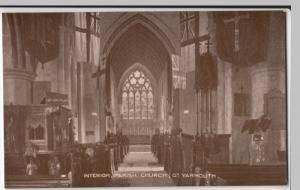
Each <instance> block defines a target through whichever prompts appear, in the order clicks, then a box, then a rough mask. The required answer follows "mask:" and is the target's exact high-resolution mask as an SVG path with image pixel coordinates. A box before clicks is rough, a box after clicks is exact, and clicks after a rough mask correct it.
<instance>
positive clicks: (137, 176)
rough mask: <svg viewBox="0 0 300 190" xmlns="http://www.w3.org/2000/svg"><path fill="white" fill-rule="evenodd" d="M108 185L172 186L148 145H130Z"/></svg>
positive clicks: (170, 180)
mask: <svg viewBox="0 0 300 190" xmlns="http://www.w3.org/2000/svg"><path fill="white" fill-rule="evenodd" d="M108 186H110V187H118V186H122V187H134V186H136V187H138V186H145V187H149V186H150V187H151V186H174V183H173V181H172V179H171V178H170V177H169V175H168V174H167V173H166V172H165V171H164V168H163V166H161V165H160V164H158V161H157V158H156V157H155V156H154V155H153V154H152V153H151V151H150V146H148V145H135V146H131V147H130V149H129V153H128V154H127V155H126V157H125V158H124V162H123V163H122V164H120V166H119V170H118V171H117V172H116V173H115V174H114V175H113V178H112V180H111V181H110V183H109V184H108Z"/></svg>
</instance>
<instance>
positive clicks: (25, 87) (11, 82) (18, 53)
mask: <svg viewBox="0 0 300 190" xmlns="http://www.w3.org/2000/svg"><path fill="white" fill-rule="evenodd" d="M8 17H10V18H8ZM17 23H18V18H16V16H15V15H9V16H8V14H5V15H4V17H3V31H4V32H3V65H4V66H3V76H4V104H6V105H7V104H14V105H29V104H32V103H33V81H34V78H35V73H34V69H33V67H32V66H31V64H32V62H33V61H35V60H34V59H33V58H31V57H30V56H29V55H28V54H27V53H26V52H25V49H24V46H23V43H22V35H21V32H20V28H19V26H18V24H17ZM12 30H13V31H14V33H13V32H12Z"/></svg>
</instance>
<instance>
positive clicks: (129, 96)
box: [122, 70, 154, 119]
mask: <svg viewBox="0 0 300 190" xmlns="http://www.w3.org/2000/svg"><path fill="white" fill-rule="evenodd" d="M153 101H154V95H153V88H152V85H151V82H150V80H149V79H148V78H147V77H146V75H145V74H144V73H143V72H142V71H140V70H135V71H134V72H132V73H131V74H130V75H129V77H128V78H127V79H126V80H125V82H124V84H123V88H122V115H123V119H153V117H154V103H153Z"/></svg>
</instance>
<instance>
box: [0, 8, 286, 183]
mask: <svg viewBox="0 0 300 190" xmlns="http://www.w3.org/2000/svg"><path fill="white" fill-rule="evenodd" d="M2 21H3V31H2V32H3V81H4V84H3V85H4V89H3V90H4V137H5V138H4V142H5V155H4V157H5V186H6V187H88V186H115V187H116V186H166V185H167V186H175V185H179V186H209V185H286V184H287V182H288V176H287V173H288V163H287V160H288V159H287V152H288V149H287V147H288V146H287V140H288V139H287V120H286V118H287V61H286V60H287V56H286V55H287V53H286V51H287V50H286V14H285V12H284V11H268V10H265V11H238V10H235V11H199V12H194V11H187V12H183V11H149V10H148V11H141V12H140V11H135V12H133V11H129V12H126V11H123V12H105V11H104V12H103V11H102V12H65V13H59V12H55V13H5V14H2ZM19 90H20V91H19ZM19 93H20V94H19ZM92 174H93V175H92ZM96 174H99V175H96ZM100 174H101V175H100ZM199 174H201V176H202V177H199ZM95 175H96V176H95ZM141 175H146V176H148V177H145V176H141ZM197 176H198V177H197ZM203 176H205V177H203Z"/></svg>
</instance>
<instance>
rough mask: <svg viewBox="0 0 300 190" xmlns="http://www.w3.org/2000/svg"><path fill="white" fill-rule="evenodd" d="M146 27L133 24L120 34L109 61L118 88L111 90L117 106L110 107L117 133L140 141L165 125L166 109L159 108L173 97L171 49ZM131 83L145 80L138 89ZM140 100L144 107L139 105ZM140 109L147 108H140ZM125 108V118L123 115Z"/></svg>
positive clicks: (111, 50) (112, 48)
mask: <svg viewBox="0 0 300 190" xmlns="http://www.w3.org/2000/svg"><path fill="white" fill-rule="evenodd" d="M148 27H149V26H148ZM148 27H146V26H145V25H144V24H140V23H135V24H134V25H132V26H131V27H130V28H127V29H126V31H122V32H121V34H120V35H117V36H118V39H117V40H116V41H115V43H114V44H113V46H112V47H111V49H110V51H109V58H110V66H111V70H112V72H113V73H114V74H113V75H114V79H113V80H114V81H115V84H116V85H117V86H115V87H114V88H115V90H116V92H117V95H116V97H114V98H115V102H116V103H115V106H117V107H115V108H112V110H115V113H114V115H115V116H116V122H117V128H118V129H117V130H122V132H123V133H124V134H126V135H128V136H135V137H138V138H139V139H141V136H144V137H145V138H144V139H148V141H149V140H150V136H151V135H152V134H153V133H154V130H155V128H157V127H160V126H159V124H158V123H166V122H161V120H163V119H165V118H166V117H165V115H166V112H167V110H166V108H167V107H166V106H165V107H164V108H161V107H160V106H159V105H167V103H166V102H167V101H169V102H171V101H170V100H167V99H168V98H169V97H170V94H172V84H171V80H169V79H170V78H171V75H170V73H171V72H170V69H171V68H172V67H171V59H170V53H169V51H170V52H172V51H173V50H170V48H169V47H166V46H165V44H166V43H167V42H163V39H164V40H165V41H168V39H167V38H166V37H163V36H164V35H161V36H160V37H158V36H157V34H156V33H154V32H152V30H154V29H152V30H150V29H149V28H148ZM154 28H155V27H154ZM135 74H136V76H135ZM138 75H139V76H138ZM141 76H143V77H141ZM130 80H133V81H134V80H136V81H138V80H141V81H143V80H144V81H143V82H142V83H140V86H139V87H134V84H133V83H132V82H130ZM124 84H125V85H124ZM126 84H127V85H128V88H127V87H126ZM124 87H125V88H124ZM143 88H144V90H143ZM122 96H123V97H122ZM125 97H126V98H127V100H128V102H127V107H126V106H124V105H122V100H123V99H126V98H125ZM143 97H144V99H145V100H146V102H144V104H145V105H143V104H142V103H143V102H142V100H143ZM135 99H140V100H141V102H140V103H137V104H136V103H135V101H134V100H135ZM169 99H170V98H169ZM124 101H125V100H124ZM152 102H153V103H152ZM129 103H130V104H129ZM143 106H144V107H147V109H144V110H143V109H141V108H142V107H143ZM125 108H126V110H127V112H126V114H127V116H124V112H122V109H123V111H124V109H125ZM135 110H139V111H138V112H136V111H135ZM143 118H145V119H143ZM146 118H147V119H146ZM142 141H145V140H142ZM145 142H146V141H145ZM148 143H149V142H148Z"/></svg>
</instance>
